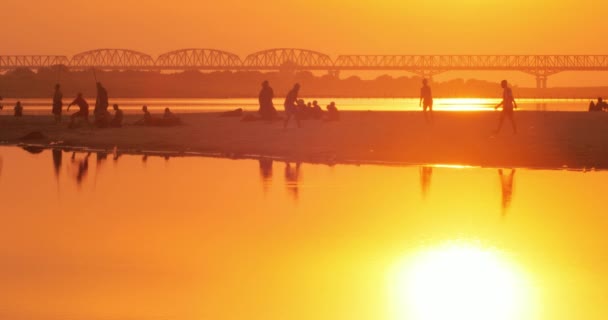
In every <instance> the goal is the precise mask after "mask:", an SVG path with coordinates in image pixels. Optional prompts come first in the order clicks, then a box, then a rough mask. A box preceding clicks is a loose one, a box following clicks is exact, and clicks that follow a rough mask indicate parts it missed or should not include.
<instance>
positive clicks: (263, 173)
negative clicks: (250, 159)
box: [258, 158, 272, 192]
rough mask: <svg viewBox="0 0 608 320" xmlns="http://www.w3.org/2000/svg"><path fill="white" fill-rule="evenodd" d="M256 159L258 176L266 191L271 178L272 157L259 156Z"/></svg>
mask: <svg viewBox="0 0 608 320" xmlns="http://www.w3.org/2000/svg"><path fill="white" fill-rule="evenodd" d="M258 161H259V163H260V178H261V179H262V184H263V186H264V191H265V192H266V191H268V187H269V186H270V181H271V180H272V159H269V158H260V159H259V160H258Z"/></svg>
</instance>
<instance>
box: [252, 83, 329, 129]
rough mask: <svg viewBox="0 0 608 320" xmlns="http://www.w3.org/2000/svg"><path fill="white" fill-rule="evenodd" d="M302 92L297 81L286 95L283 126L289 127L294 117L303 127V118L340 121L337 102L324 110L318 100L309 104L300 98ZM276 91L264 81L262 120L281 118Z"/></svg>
mask: <svg viewBox="0 0 608 320" xmlns="http://www.w3.org/2000/svg"><path fill="white" fill-rule="evenodd" d="M299 92H300V84H299V83H296V84H295V85H294V86H293V88H292V89H291V90H289V92H288V93H287V96H286V97H285V102H284V103H283V107H284V108H285V119H284V124H283V127H284V128H287V126H288V124H289V121H290V120H291V119H292V118H293V119H294V120H295V121H296V124H297V126H298V128H301V126H302V124H301V120H309V119H313V120H322V119H323V120H325V121H338V120H340V113H339V112H338V108H337V107H336V103H335V102H333V101H332V102H331V103H330V104H329V105H328V106H327V107H326V110H327V111H324V110H323V109H322V108H321V107H320V106H319V104H318V102H317V100H314V101H313V102H309V103H308V104H307V103H306V102H305V101H304V100H303V99H298V95H299ZM273 98H274V91H273V89H272V87H270V83H269V82H268V81H264V82H262V89H261V90H260V94H259V96H258V101H259V104H260V108H259V110H258V114H259V115H260V117H261V118H262V120H267V121H273V120H278V119H280V118H279V116H278V113H277V110H276V109H275V107H274V102H273Z"/></svg>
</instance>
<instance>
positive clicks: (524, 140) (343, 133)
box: [0, 111, 608, 169]
mask: <svg viewBox="0 0 608 320" xmlns="http://www.w3.org/2000/svg"><path fill="white" fill-rule="evenodd" d="M180 117H181V118H182V120H183V121H184V123H185V124H184V125H183V126H179V127H141V126H133V125H128V124H127V125H125V126H124V127H123V128H118V129H114V128H112V129H97V128H93V127H83V128H78V129H67V128H66V127H67V120H65V122H64V123H63V124H61V125H56V124H54V123H53V120H52V118H51V117H50V116H25V117H23V118H21V119H16V118H13V117H12V116H8V115H6V114H5V115H0V142H1V143H2V144H19V143H33V144H42V145H57V146H66V147H72V146H78V147H91V148H101V149H113V148H114V147H117V148H118V150H121V151H124V152H143V151H173V152H178V153H188V152H195V153H203V154H218V155H223V156H229V157H245V156H252V155H256V156H272V157H279V158H286V159H290V160H299V161H305V162H322V163H345V162H355V163H371V162H388V163H415V164H421V163H422V164H427V163H428V164H453V165H474V166H496V167H544V168H562V167H564V166H567V167H569V168H601V169H608V113H606V114H604V113H586V112H577V113H575V112H533V111H529V112H517V113H516V119H517V121H518V134H517V135H514V134H513V133H512V131H511V127H510V123H508V122H505V125H504V127H503V130H502V132H501V133H500V134H499V135H497V136H493V135H492V132H493V131H494V129H495V128H496V125H497V122H498V117H499V112H436V113H435V121H434V124H433V125H428V124H427V123H426V122H425V121H424V117H423V115H422V113H419V112H342V120H341V121H339V122H322V121H314V120H307V121H303V122H302V128H301V129H298V128H296V125H295V122H293V123H290V125H289V128H288V129H287V130H284V129H283V123H282V121H276V122H273V123H267V122H261V121H258V122H241V121H240V118H220V117H218V115H217V114H213V113H202V114H181V115H180ZM138 118H139V116H133V115H127V116H125V123H133V122H134V121H135V120H137V119H138ZM66 119H67V118H66ZM33 131H40V132H42V133H43V134H44V135H45V138H43V139H37V140H36V139H34V140H27V141H25V140H22V139H20V138H21V137H23V136H24V135H26V134H28V133H30V132H33Z"/></svg>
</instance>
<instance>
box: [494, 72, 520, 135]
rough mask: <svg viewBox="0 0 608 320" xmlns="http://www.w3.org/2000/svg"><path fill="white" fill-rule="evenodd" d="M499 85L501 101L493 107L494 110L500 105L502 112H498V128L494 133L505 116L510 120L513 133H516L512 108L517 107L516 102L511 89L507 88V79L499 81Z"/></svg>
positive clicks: (496, 132) (497, 131)
mask: <svg viewBox="0 0 608 320" xmlns="http://www.w3.org/2000/svg"><path fill="white" fill-rule="evenodd" d="M500 86H501V87H502V89H503V91H502V101H501V102H500V103H499V104H497V105H496V107H494V110H496V109H498V108H500V107H501V106H502V112H501V114H500V120H499V121H498V128H496V131H494V134H498V133H499V132H500V129H501V128H502V123H503V121H505V118H509V120H510V121H511V126H512V127H513V134H516V133H517V127H516V126H515V118H514V117H513V109H517V103H516V102H515V99H514V98H513V90H511V88H509V83H508V82H507V80H502V81H501V82H500Z"/></svg>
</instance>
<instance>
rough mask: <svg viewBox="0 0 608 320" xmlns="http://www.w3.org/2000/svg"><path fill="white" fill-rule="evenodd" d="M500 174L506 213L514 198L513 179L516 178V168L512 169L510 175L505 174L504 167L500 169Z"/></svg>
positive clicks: (503, 212)
mask: <svg viewBox="0 0 608 320" xmlns="http://www.w3.org/2000/svg"><path fill="white" fill-rule="evenodd" d="M498 176H499V177H500V186H501V190H502V214H503V216H504V215H505V214H506V211H507V209H509V207H510V206H511V199H512V198H513V179H514V178H515V169H511V173H510V174H509V175H505V174H504V173H503V171H502V169H498Z"/></svg>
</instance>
